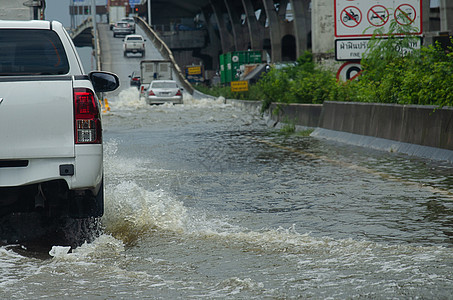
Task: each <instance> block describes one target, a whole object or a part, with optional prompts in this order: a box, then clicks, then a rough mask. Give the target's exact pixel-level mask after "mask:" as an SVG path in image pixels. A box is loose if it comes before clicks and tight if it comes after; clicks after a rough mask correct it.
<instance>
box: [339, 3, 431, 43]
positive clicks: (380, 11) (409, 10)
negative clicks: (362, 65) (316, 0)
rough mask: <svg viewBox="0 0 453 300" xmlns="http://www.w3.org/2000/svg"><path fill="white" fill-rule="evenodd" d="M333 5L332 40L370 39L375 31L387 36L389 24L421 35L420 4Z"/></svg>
mask: <svg viewBox="0 0 453 300" xmlns="http://www.w3.org/2000/svg"><path fill="white" fill-rule="evenodd" d="M425 1H426V0H425ZM334 5H335V37H339V38H344V37H370V36H372V35H373V33H374V31H375V30H376V29H379V30H383V31H384V32H388V30H389V28H390V24H391V22H392V21H396V22H397V23H398V24H400V25H411V26H412V27H414V28H416V32H415V34H422V0H374V1H370V0H334Z"/></svg>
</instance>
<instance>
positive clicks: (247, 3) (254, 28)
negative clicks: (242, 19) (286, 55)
mask: <svg viewBox="0 0 453 300" xmlns="http://www.w3.org/2000/svg"><path fill="white" fill-rule="evenodd" d="M242 6H243V7H244V11H245V15H246V18H247V26H248V30H249V39H250V47H251V48H252V50H257V49H263V40H264V36H265V33H264V32H265V28H264V26H263V25H262V24H260V23H259V22H258V20H257V19H256V15H255V10H256V9H254V7H253V3H252V1H251V0H242Z"/></svg>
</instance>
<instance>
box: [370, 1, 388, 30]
mask: <svg viewBox="0 0 453 300" xmlns="http://www.w3.org/2000/svg"><path fill="white" fill-rule="evenodd" d="M367 16H368V22H369V23H370V24H371V25H372V26H376V27H381V26H384V25H385V24H387V22H388V20H389V17H390V14H389V11H388V9H387V7H385V6H383V5H375V6H373V7H371V8H370V10H368V15H367Z"/></svg>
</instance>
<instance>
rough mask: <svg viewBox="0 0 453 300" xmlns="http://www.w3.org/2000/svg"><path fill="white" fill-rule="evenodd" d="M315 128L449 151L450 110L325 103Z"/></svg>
mask: <svg viewBox="0 0 453 300" xmlns="http://www.w3.org/2000/svg"><path fill="white" fill-rule="evenodd" d="M318 127H320V128H324V129H330V130H335V131H342V132H349V133H353V134H359V135H365V136H370V137H377V138H383V139H388V140H393V141H398V142H402V143H410V144H416V145H422V146H428V147H435V148H441V149H447V150H453V109H452V108H442V109H438V108H437V107H436V106H421V105H396V104H379V103H350V102H325V103H324V104H323V109H322V114H321V118H320V122H319V124H318Z"/></svg>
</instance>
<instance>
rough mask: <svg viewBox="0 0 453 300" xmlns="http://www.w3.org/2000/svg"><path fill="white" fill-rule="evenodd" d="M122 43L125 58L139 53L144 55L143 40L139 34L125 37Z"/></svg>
mask: <svg viewBox="0 0 453 300" xmlns="http://www.w3.org/2000/svg"><path fill="white" fill-rule="evenodd" d="M123 41H124V43H123V53H124V56H127V54H128V53H140V54H141V56H142V57H143V56H144V55H145V41H146V40H145V39H144V38H143V36H141V35H139V34H130V35H126V37H125V38H124V40H123Z"/></svg>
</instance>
